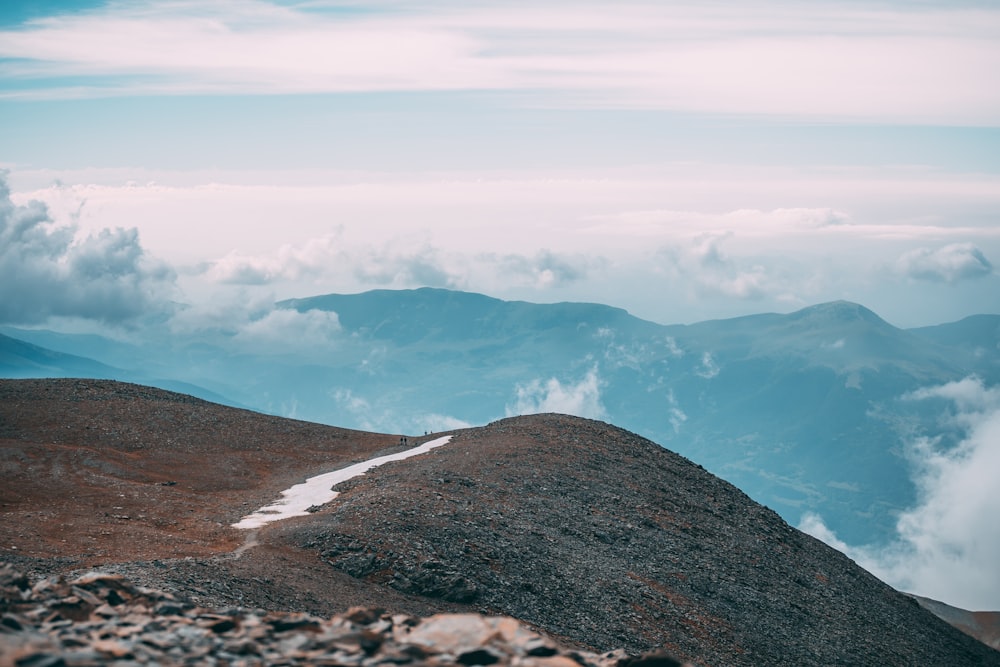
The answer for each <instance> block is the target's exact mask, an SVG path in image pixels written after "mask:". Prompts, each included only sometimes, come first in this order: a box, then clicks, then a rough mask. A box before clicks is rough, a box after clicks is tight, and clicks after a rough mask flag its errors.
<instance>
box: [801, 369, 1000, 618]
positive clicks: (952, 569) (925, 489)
mask: <svg viewBox="0 0 1000 667" xmlns="http://www.w3.org/2000/svg"><path fill="white" fill-rule="evenodd" d="M908 398H909V399H910V400H914V401H923V400H929V399H944V400H946V401H947V402H949V403H951V404H952V406H953V408H954V411H953V412H951V413H949V414H946V415H945V416H944V417H943V420H944V423H945V425H946V426H947V427H949V430H950V431H952V432H953V433H954V434H955V435H957V437H958V439H959V441H958V444H957V445H954V446H950V447H945V446H943V444H942V442H943V438H941V437H933V438H931V437H921V438H917V439H915V440H914V441H913V442H912V443H911V446H910V451H909V454H910V456H911V458H912V461H913V465H914V470H915V481H916V482H917V487H918V490H919V493H920V500H919V502H918V504H917V505H916V506H915V507H913V508H911V509H910V510H908V511H906V512H904V513H903V514H901V515H900V517H899V520H898V522H897V524H896V531H897V534H896V537H895V539H894V540H893V541H892V542H891V543H890V544H889V545H888V546H884V547H875V546H870V545H869V546H861V547H856V546H851V545H848V544H846V543H845V542H843V541H842V540H840V539H838V538H837V536H836V535H835V534H834V533H833V532H832V531H831V530H830V529H829V528H827V527H826V525H825V524H824V523H823V520H822V518H821V517H819V516H817V515H814V514H810V515H806V516H805V517H804V518H803V520H802V522H801V524H800V526H799V528H800V529H801V530H804V531H805V532H807V533H809V534H811V535H813V536H814V537H817V538H819V539H821V540H823V541H825V542H827V543H828V544H830V545H831V546H833V547H835V548H837V549H839V550H840V551H843V552H844V553H846V554H847V555H848V556H850V557H851V558H853V559H854V560H856V561H857V562H858V563H859V564H860V565H862V566H863V567H865V568H866V569H868V570H869V571H871V572H872V573H874V574H876V575H877V576H879V577H880V578H881V579H883V580H884V581H886V582H887V583H889V584H892V585H893V586H895V587H897V588H899V589H901V590H905V591H909V592H912V593H916V594H918V595H922V596H924V597H929V598H933V599H937V600H946V601H948V602H949V604H953V605H957V606H961V607H964V608H966V609H971V610H990V609H996V608H997V607H1000V578H998V577H997V574H996V572H997V570H996V567H997V565H996V564H997V563H1000V531H997V529H996V525H997V524H996V521H997V519H996V517H997V516H1000V494H998V493H997V489H996V471H997V470H1000V387H986V386H984V384H983V382H982V381H981V380H979V379H977V378H967V379H965V380H962V381H959V382H951V383H948V384H945V385H941V386H937V387H931V388H927V389H923V390H920V391H917V392H914V393H912V394H910V395H909V396H908Z"/></svg>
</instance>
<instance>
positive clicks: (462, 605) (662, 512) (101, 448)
mask: <svg viewBox="0 0 1000 667" xmlns="http://www.w3.org/2000/svg"><path fill="white" fill-rule="evenodd" d="M413 440H417V439H413ZM413 444H415V443H413ZM396 448H398V437H397V436H386V435H376V434H367V433H361V432H352V431H347V430H344V429H336V428H332V427H325V426H319V425H313V424H306V423H303V422H295V421H291V420H285V419H279V418H275V417H267V416H262V415H257V414H254V413H249V412H246V411H241V410H236V409H233V408H227V407H223V406H218V405H212V404H209V403H205V402H203V401H200V400H197V399H193V398H190V397H186V396H181V395H176V394H170V393H168V392H163V391H160V390H155V389H148V388H145V387H139V386H135V385H123V384H120V383H114V382H100V381H83V380H50V381H2V382H0V452H2V459H0V461H2V465H3V470H4V481H5V484H4V487H3V490H2V491H0V513H2V521H0V558H2V559H4V560H10V561H12V562H14V563H15V565H17V566H19V567H22V568H26V569H28V570H29V571H31V572H35V573H42V572H48V573H52V572H59V571H70V570H74V569H78V568H81V567H85V566H86V567H90V566H100V567H101V568H102V569H106V570H110V571H112V572H118V573H123V574H127V575H129V576H131V577H132V578H133V579H134V580H136V581H137V582H139V583H141V584H143V585H151V586H154V587H158V588H163V589H166V590H167V591H170V592H173V593H175V594H178V595H181V596H183V597H185V598H189V599H192V600H194V601H196V602H198V603H199V604H216V605H221V606H227V605H233V604H238V605H243V606H248V607H263V608H269V609H279V610H292V611H309V612H313V613H320V614H330V613H334V612H337V611H343V610H344V609H346V608H348V607H349V606H352V605H355V604H366V605H376V606H382V607H385V608H388V609H391V610H397V611H400V612H403V613H418V614H426V613H430V612H436V611H479V612H485V613H500V614H506V615H512V616H515V617H517V618H520V619H522V620H524V621H526V622H527V623H529V624H531V625H532V626H533V627H535V628H538V629H540V630H542V631H544V632H546V633H548V634H550V635H552V636H554V637H557V638H559V639H561V640H563V641H565V642H568V643H571V644H574V645H577V646H580V647H583V648H589V649H592V650H596V651H604V650H608V649H612V648H617V647H625V648H627V649H629V650H631V651H636V652H638V651H641V650H645V649H648V648H666V649H668V650H669V651H671V652H672V653H674V654H676V655H678V656H680V657H683V658H686V659H691V660H695V661H698V662H701V663H703V664H714V665H721V664H731V665H766V664H775V665H777V664H803V665H812V664H817V665H818V664H844V663H851V664H920V663H927V664H1000V653H998V652H996V651H994V650H992V649H990V648H988V647H986V646H985V645H983V644H980V643H978V642H976V641H974V640H972V639H971V638H969V637H967V636H966V635H964V634H962V633H960V632H958V631H957V630H955V629H954V628H952V627H950V626H948V625H947V624H945V623H944V622H942V621H941V620H939V619H938V618H936V617H935V616H933V615H932V614H930V613H929V612H927V611H926V610H924V609H923V608H921V607H920V606H919V605H918V604H917V603H916V602H915V601H914V600H912V599H911V598H909V597H907V596H905V595H902V594H900V593H898V592H896V591H894V590H893V589H891V588H889V587H888V586H885V585H884V584H882V583H880V582H879V581H877V580H876V579H874V578H873V577H871V576H870V575H868V574H867V573H866V572H864V571H863V570H861V569H860V568H858V567H857V566H856V565H854V564H853V563H852V562H851V561H850V560H848V559H847V558H846V557H844V556H843V555H841V554H840V553H838V552H836V551H834V550H832V549H830V548H829V547H827V546H825V545H823V544H822V543H820V542H819V541H817V540H814V539H813V538H811V537H808V536H806V535H804V534H803V533H801V532H799V531H797V530H795V529H793V528H791V527H790V526H788V525H787V524H786V523H785V522H784V521H782V520H781V519H780V518H779V517H778V516H777V515H776V514H775V513H774V512H772V511H770V510H768V509H766V508H764V507H762V506H760V505H758V504H756V503H754V502H753V501H752V500H750V499H749V498H748V497H747V496H746V495H744V494H743V493H741V492H740V491H738V490H737V489H735V488H734V487H732V486H731V485H729V484H727V483H725V482H723V481H722V480H720V479H718V478H716V477H714V476H712V475H710V474H709V473H707V472H706V471H704V470H703V469H702V468H700V467H699V466H697V465H695V464H693V463H691V462H690V461H688V460H686V459H684V458H682V457H680V456H677V455H675V454H673V453H671V452H669V451H666V450H664V449H662V448H660V447H659V446H657V445H656V444H654V443H652V442H650V441H648V440H645V439H643V438H641V437H639V436H636V435H634V434H631V433H629V432H627V431H623V430H621V429H618V428H615V427H612V426H609V425H607V424H604V423H601V422H596V421H590V420H584V419H579V418H574V417H567V416H561V415H537V416H527V417H518V418H511V419H506V420H502V421H499V422H496V423H493V424H490V425H488V426H486V427H482V428H473V429H466V430H461V431H457V432H455V433H454V437H453V440H452V442H451V443H449V444H448V445H445V446H443V447H440V448H438V449H436V450H433V451H432V452H430V453H428V454H425V455H421V456H417V457H413V458H411V459H407V460H405V461H399V462H395V463H389V464H386V465H384V466H382V467H380V468H376V469H374V470H372V471H370V472H369V473H368V474H366V475H365V476H364V477H360V478H356V479H355V480H352V481H349V482H346V483H344V484H342V485H341V487H339V488H338V490H341V491H342V494H341V496H340V497H338V498H337V499H336V500H334V501H333V502H331V503H329V504H327V505H325V506H324V507H322V508H319V509H318V511H316V512H315V513H313V514H310V515H309V516H306V517H299V518H295V519H289V520H286V521H282V522H279V523H277V524H272V525H269V526H265V527H264V528H261V529H260V530H259V531H256V532H245V531H237V530H235V529H233V528H230V527H229V525H228V524H230V523H232V522H233V521H235V520H237V519H238V518H239V517H240V516H241V515H242V514H244V513H247V512H248V511H250V510H253V509H256V508H257V507H259V506H260V505H263V504H265V503H267V502H269V501H271V500H273V499H274V498H275V497H276V496H277V494H278V492H279V491H280V490H281V489H283V488H287V487H288V486H290V485H291V484H293V483H296V482H299V481H302V479H304V478H306V477H308V476H311V475H315V474H318V473H322V472H326V471H328V470H330V469H332V468H337V467H342V466H343V465H346V464H347V463H349V462H353V461H355V460H358V459H364V458H369V457H371V456H374V455H377V454H381V453H387V452H388V451H392V450H394V449H396ZM244 540H246V544H245V545H246V546H251V547H252V548H249V549H248V550H246V551H245V552H240V551H234V550H235V547H236V546H237V545H239V544H240V543H241V542H243V541H244ZM255 544H256V545H257V546H253V545H255ZM190 556H194V557H193V558H191V557H190Z"/></svg>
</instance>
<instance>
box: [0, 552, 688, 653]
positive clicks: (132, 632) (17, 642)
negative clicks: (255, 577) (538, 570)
mask: <svg viewBox="0 0 1000 667" xmlns="http://www.w3.org/2000/svg"><path fill="white" fill-rule="evenodd" d="M0 614H2V616H0V667H8V666H9V667H15V666H16V667H21V666H29V665H30V666H33V667H41V666H46V667H57V666H66V667H68V666H71V665H75V666H79V667H85V666H90V665H93V666H95V667H96V666H98V665H108V664H111V665H114V664H119V665H134V664H150V665H216V664H225V665H234V666H235V665H247V666H250V665H278V664H280V665H357V666H360V667H365V666H367V665H416V664H422V665H519V666H522V667H630V666H641V665H649V666H652V665H659V666H662V667H668V666H669V665H672V664H673V665H678V666H679V663H677V662H676V661H673V660H672V659H671V658H669V657H667V656H664V655H659V654H649V655H646V656H640V657H630V656H627V655H625V654H624V653H623V652H620V651H619V652H612V653H607V654H604V655H596V654H593V653H587V652H583V651H578V650H569V649H565V648H562V647H560V646H559V645H557V644H556V643H555V642H553V641H552V640H550V639H548V638H546V637H543V636H541V635H539V634H538V633H536V632H533V631H531V630H529V629H528V628H527V627H525V626H524V625H523V624H521V623H520V622H518V621H516V620H514V619H512V618H506V617H487V616H481V615H478V614H437V615H434V616H430V617H427V618H416V617H413V616H407V615H402V614H397V615H393V614H389V613H386V612H385V611H383V610H379V609H366V608H361V607H357V608H354V609H351V610H350V611H348V612H347V613H345V614H343V615H338V616H334V617H332V618H326V619H323V618H319V617H316V616H311V615H309V614H302V613H269V612H265V611H262V610H249V609H242V608H230V609H216V610H212V609H206V608H203V607H195V606H193V605H191V604H187V603H183V602H181V601H178V600H177V599H176V598H175V597H174V596H173V595H171V594H169V593H164V592H161V591H156V590H153V589H148V588H140V587H137V586H135V585H133V584H131V583H130V582H128V581H127V580H125V579H124V578H122V577H119V576H115V575H108V574H99V573H94V574H90V575H86V576H83V577H80V578H77V579H74V580H72V581H66V580H65V579H62V578H48V579H42V580H40V581H38V582H36V583H35V584H34V585H31V584H30V582H29V581H28V579H27V578H26V577H25V576H24V575H22V574H19V573H17V572H16V571H14V570H13V569H12V568H10V567H9V566H6V565H5V566H2V567H0Z"/></svg>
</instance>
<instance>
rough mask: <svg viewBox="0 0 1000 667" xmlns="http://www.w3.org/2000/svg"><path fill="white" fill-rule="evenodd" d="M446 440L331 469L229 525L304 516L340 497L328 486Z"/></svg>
mask: <svg viewBox="0 0 1000 667" xmlns="http://www.w3.org/2000/svg"><path fill="white" fill-rule="evenodd" d="M449 440H451V436H450V435H446V436H444V437H441V438H437V439H435V440H430V441H428V442H425V443H424V444H422V445H420V446H419V447H414V448H413V449H407V450H406V451H404V452H397V453H396V454H388V455H386V456H379V457H378V458H374V459H369V460H368V461H362V462H361V463H355V464H354V465H351V466H348V467H346V468H343V469H341V470H334V471H333V472H328V473H324V474H322V475H317V476H316V477H310V478H309V479H307V480H306V481H305V482H303V483H302V484H296V485H295V486H293V487H291V488H290V489H285V490H284V491H282V492H281V498H279V499H278V500H276V501H275V502H273V503H271V504H270V505H266V506H264V507H261V508H260V509H259V510H257V511H256V512H254V513H253V514H248V515H246V516H245V517H243V518H242V519H241V520H240V521H239V522H238V523H234V524H232V526H233V527H234V528H259V527H260V526H263V525H264V524H265V523H270V522H272V521H278V520H280V519H288V518H290V517H293V516H306V515H307V514H308V513H309V512H308V511H307V510H308V508H310V507H312V506H313V505H323V504H325V503H328V502H330V501H331V500H333V499H334V498H336V497H337V496H338V495H340V494H339V493H338V492H337V491H331V487H334V486H336V485H337V484H340V483H341V482H345V481H347V480H349V479H351V478H353V477H357V476H358V475H363V474H365V473H366V472H368V471H369V470H371V469H372V468H374V467H376V466H380V465H382V464H383V463H388V462H389V461H401V460H403V459H408V458H410V457H411V456H416V455H417V454H425V453H427V452H429V451H430V450H432V449H434V448H435V447H440V446H441V445H443V444H445V443H447V442H448V441H449Z"/></svg>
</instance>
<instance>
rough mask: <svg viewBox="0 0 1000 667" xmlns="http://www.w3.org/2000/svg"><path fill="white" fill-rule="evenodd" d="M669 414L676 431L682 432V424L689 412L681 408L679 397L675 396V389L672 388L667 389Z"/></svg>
mask: <svg viewBox="0 0 1000 667" xmlns="http://www.w3.org/2000/svg"><path fill="white" fill-rule="evenodd" d="M667 414H668V415H669V416H668V419H669V420H670V425H671V426H672V427H673V429H674V433H680V430H681V426H683V425H684V422H686V421H687V418H688V417H687V414H685V413H684V411H683V410H681V408H680V405H679V404H678V403H677V398H676V397H675V396H674V390H673V389H670V390H669V391H667Z"/></svg>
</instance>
